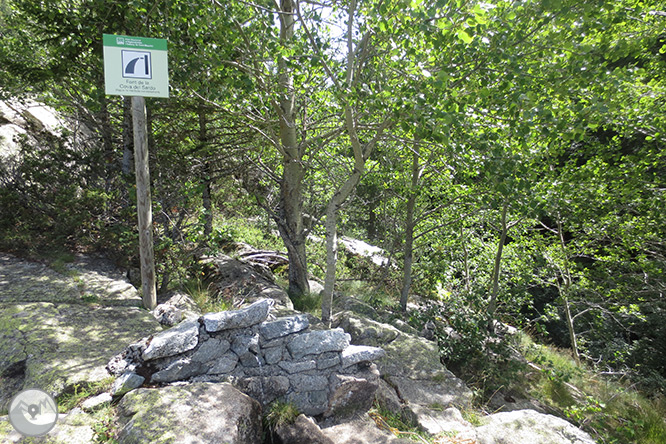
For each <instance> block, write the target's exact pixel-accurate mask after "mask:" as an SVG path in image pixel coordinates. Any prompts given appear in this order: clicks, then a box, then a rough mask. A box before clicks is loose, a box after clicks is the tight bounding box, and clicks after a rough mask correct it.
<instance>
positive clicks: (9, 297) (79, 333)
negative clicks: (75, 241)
mask: <svg viewBox="0 0 666 444" xmlns="http://www.w3.org/2000/svg"><path fill="white" fill-rule="evenodd" d="M76 266H77V263H74V264H72V266H71V268H70V271H69V272H66V273H58V272H56V271H54V270H52V269H50V268H49V267H47V266H45V265H42V264H38V263H34V262H29V261H24V260H20V259H18V258H15V257H14V256H11V255H7V254H0V375H2V377H1V378H0V410H2V409H5V408H6V406H7V404H8V402H9V401H10V400H11V398H12V396H13V395H14V394H16V393H17V392H18V391H20V390H21V389H23V388H24V387H25V388H27V387H37V388H41V389H43V390H45V391H48V392H50V393H52V394H53V395H54V396H57V395H58V394H60V393H61V392H62V391H63V390H64V389H65V388H67V387H69V386H72V385H74V384H77V383H90V382H97V381H101V380H103V379H106V378H108V377H109V374H108V373H107V371H106V369H105V366H106V364H107V363H108V362H109V359H111V358H112V357H113V356H114V355H116V354H118V353H119V352H120V351H122V350H123V349H124V348H125V347H126V346H127V344H130V343H132V342H136V341H137V340H139V339H141V338H142V337H145V336H147V335H150V334H152V333H155V332H158V331H160V330H161V327H160V325H159V323H158V322H157V321H156V320H155V319H154V318H153V317H152V316H151V315H150V313H149V312H148V311H146V310H143V309H141V308H139V305H140V299H139V296H138V294H137V292H136V290H135V289H134V287H132V286H131V285H130V284H129V283H127V281H126V280H125V279H124V277H123V276H122V275H121V274H120V273H119V272H117V271H113V272H112V270H111V269H108V270H106V269H105V267H107V266H108V264H106V263H104V264H102V266H101V267H100V269H97V270H94V271H93V267H94V266H93V264H90V263H87V262H84V263H82V264H81V266H80V268H76ZM65 271H66V270H65Z"/></svg>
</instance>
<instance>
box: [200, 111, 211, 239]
mask: <svg viewBox="0 0 666 444" xmlns="http://www.w3.org/2000/svg"><path fill="white" fill-rule="evenodd" d="M207 123H208V122H207V121H206V110H205V109H204V107H203V103H202V104H201V105H200V106H199V149H200V150H201V151H202V154H204V155H206V156H207V153H206V147H207V145H208V125H207ZM201 183H202V185H203V190H202V191H201V200H202V203H203V208H204V239H205V241H206V242H208V238H209V236H210V234H211V233H212V232H213V200H212V198H211V178H210V162H209V161H208V160H206V161H205V162H204V165H203V171H202V172H201Z"/></svg>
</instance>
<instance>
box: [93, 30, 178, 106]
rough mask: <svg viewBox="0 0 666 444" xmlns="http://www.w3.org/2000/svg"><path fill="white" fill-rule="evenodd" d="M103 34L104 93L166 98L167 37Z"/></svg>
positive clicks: (167, 84)
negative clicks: (154, 37)
mask: <svg viewBox="0 0 666 444" xmlns="http://www.w3.org/2000/svg"><path fill="white" fill-rule="evenodd" d="M103 37H104V83H105V86H106V94H108V95H113V96H142V97H169V61H168V58H167V41H166V40H164V39H151V38H146V37H129V36H125V35H109V34H104V35H103Z"/></svg>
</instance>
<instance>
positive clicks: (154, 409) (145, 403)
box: [118, 383, 262, 444]
mask: <svg viewBox="0 0 666 444" xmlns="http://www.w3.org/2000/svg"><path fill="white" fill-rule="evenodd" d="M119 407H120V409H119V411H120V415H121V416H120V423H121V426H122V428H121V430H120V432H119V435H118V442H119V443H121V444H130V443H132V444H133V443H137V444H138V443H146V442H155V439H156V437H159V440H160V442H169V443H173V444H180V443H182V444H185V443H187V444H204V443H213V442H215V443H225V444H226V443H229V444H256V443H260V442H261V436H262V426H261V407H260V406H259V403H258V402H257V401H255V400H253V399H252V398H250V397H249V396H247V395H244V394H243V393H241V392H240V391H238V390H237V389H235V388H234V387H232V386H231V385H230V384H226V383H222V384H213V383H195V384H190V385H185V386H169V387H163V388H159V389H158V388H140V389H137V390H134V391H132V392H129V393H127V394H126V395H125V397H124V398H123V399H122V401H121V402H120V404H119Z"/></svg>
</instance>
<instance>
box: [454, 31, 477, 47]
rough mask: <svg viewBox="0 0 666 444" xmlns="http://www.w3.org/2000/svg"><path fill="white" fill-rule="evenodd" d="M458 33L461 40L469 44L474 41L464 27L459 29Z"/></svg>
mask: <svg viewBox="0 0 666 444" xmlns="http://www.w3.org/2000/svg"><path fill="white" fill-rule="evenodd" d="M456 35H457V36H458V38H459V39H460V40H462V41H463V43H465V44H468V45H469V44H470V43H472V40H473V38H472V37H470V35H469V34H467V31H465V30H464V29H460V30H458V32H457V33H456Z"/></svg>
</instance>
